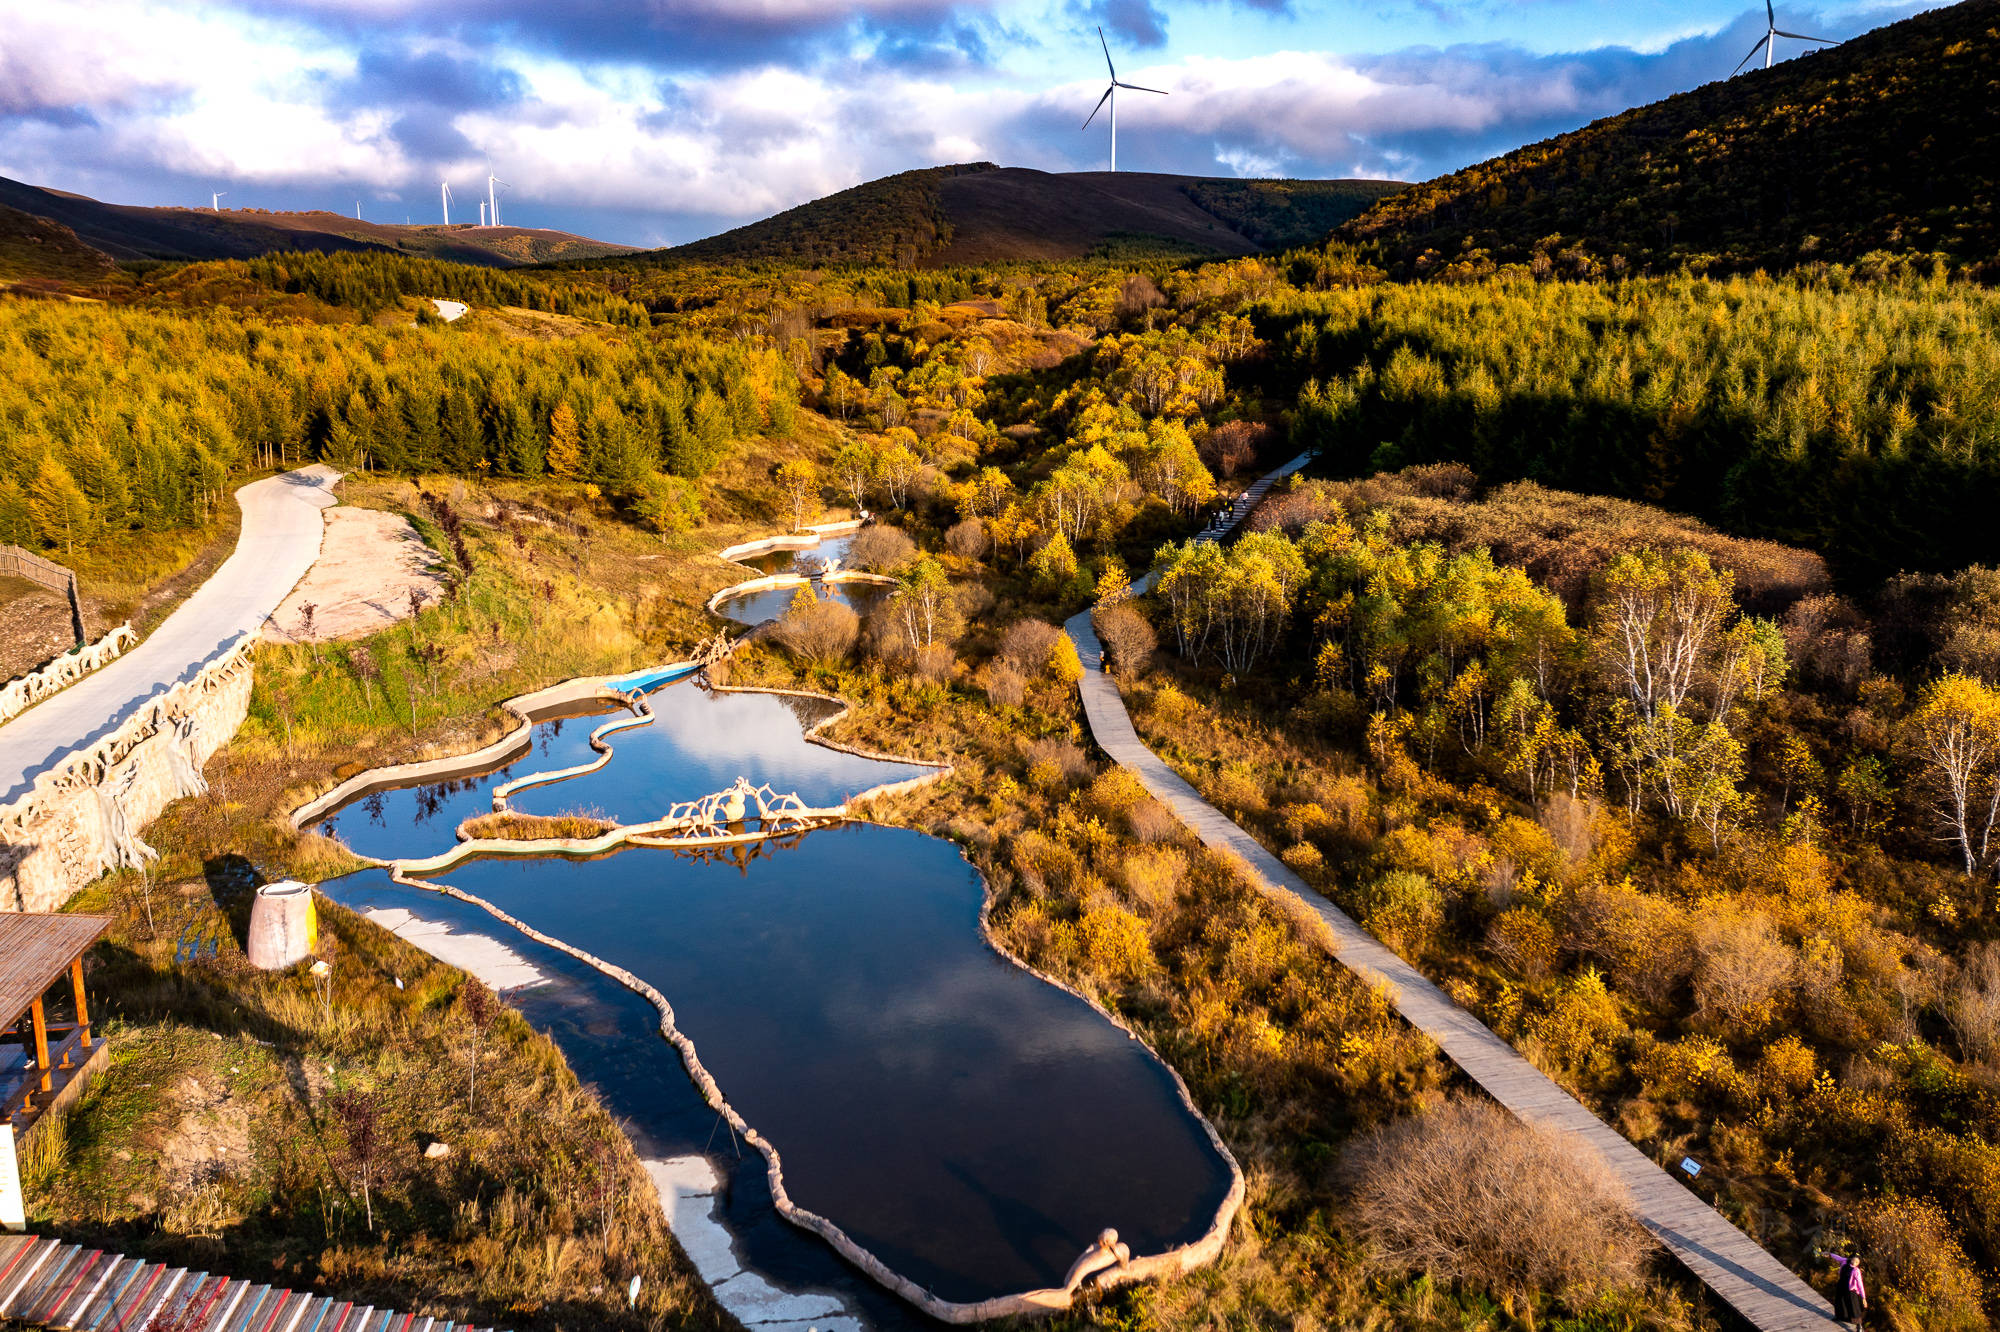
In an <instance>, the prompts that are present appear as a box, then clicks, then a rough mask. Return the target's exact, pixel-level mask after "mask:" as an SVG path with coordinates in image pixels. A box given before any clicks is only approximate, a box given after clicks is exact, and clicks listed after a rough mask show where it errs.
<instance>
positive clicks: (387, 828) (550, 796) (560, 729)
mask: <svg viewBox="0 0 2000 1332" xmlns="http://www.w3.org/2000/svg"><path fill="white" fill-rule="evenodd" d="M647 703H648V705H649V706H651V708H652V709H653V714H654V716H653V720H652V722H651V723H650V724H648V725H645V726H634V727H628V728H626V729H624V730H620V731H615V732H613V733H612V734H611V735H609V736H607V737H605V740H606V743H608V744H609V745H610V746H611V747H612V750H613V753H612V756H611V759H610V761H609V762H608V763H606V764H605V765H604V766H603V767H601V768H599V769H597V770H596V771H594V772H588V773H584V774H581V775H579V776H576V777H570V778H565V779H563V780H561V781H557V782H551V783H549V784H548V785H545V786H531V787H526V788H523V789H521V790H517V791H515V792H514V793H513V794H512V795H511V796H509V797H508V805H509V807H510V808H512V809H515V810H517V811H520V812H521V813H525V814H569V813H590V814H594V815H596V816H599V817H603V818H609V819H614V820H616V821H618V822H621V823H644V822H646V821H648V820H650V819H654V818H659V817H661V816H663V815H664V814H665V813H666V812H667V808H668V807H669V806H670V805H672V804H673V803H674V802H675V801H680V800H693V799H696V798H697V797H700V796H705V795H708V794H710V793H711V792H714V791H719V790H721V789H722V788H723V787H725V786H728V785H729V784H730V783H732V782H734V781H735V780H736V779H737V778H738V777H739V776H741V777H748V778H749V779H750V781H751V783H752V784H753V785H761V784H763V783H767V782H768V783H769V784H770V785H771V786H772V788H773V789H775V790H777V791H779V792H781V793H783V792H793V791H795V792H797V793H798V795H799V796H800V797H801V798H803V799H804V800H805V802H806V803H807V804H808V805H812V806H816V807H824V806H830V805H837V804H840V803H841V802H842V801H844V800H846V799H848V798H849V797H851V796H854V795H857V794H859V793H860V792H862V791H865V790H867V789H869V788H870V787H873V786H877V785H879V784H881V783H883V782H895V781H901V780H903V779H904V778H906V777H914V776H917V775H918V774H920V773H923V772H927V771H929V769H927V768H924V767H922V766H920V765H916V764H907V763H882V762H878V761H876V760H874V759H865V758H861V757H860V756H858V755H854V754H845V753H842V752H840V751H839V750H836V749H829V748H827V747H826V746H825V745H818V744H814V743H813V742H811V741H810V740H808V739H806V738H805V735H804V734H803V730H804V728H805V727H806V726H808V725H810V724H812V723H813V722H816V721H818V720H819V719H820V718H822V717H824V716H825V715H826V714H827V713H829V712H831V711H834V710H835V709H836V707H837V705H835V704H831V703H825V702H822V701H820V700H816V699H801V698H793V697H789V696H786V695H780V694H731V693H717V692H715V691H713V690H708V689H704V688H702V687H701V686H700V685H698V684H696V683H694V682H692V681H686V682H682V683H679V684H673V685H667V686H664V687H662V688H659V689H656V690H654V691H653V692H652V693H651V694H649V695H648V696H647ZM624 715H627V714H626V713H625V712H624V710H623V709H614V710H606V711H603V712H597V713H593V714H589V715H584V716H571V717H566V718H558V719H555V720H550V721H541V722H536V723H535V724H534V727H533V732H532V738H531V741H530V746H531V748H530V752H529V754H527V755H523V756H522V757H520V758H517V759H514V760H511V761H510V762H508V763H507V765H506V766H505V767H502V768H498V769H496V770H494V771H492V772H488V773H483V774H478V775H473V776H467V777H461V778H454V779H452V780H448V781H442V782H436V781H434V782H426V783H420V784H417V785H411V786H402V787H392V788H388V789H385V790H381V791H376V792H373V793H371V794H369V795H365V796H361V797H358V798H356V799H355V800H352V801H350V802H348V803H347V804H345V805H342V806H341V807H340V808H339V809H337V810H335V811H334V812H333V813H332V814H329V815H328V816H327V817H326V818H325V819H323V820H322V821H321V827H322V829H323V830H326V831H330V832H331V834H332V835H333V836H336V837H339V838H340V839H341V840H342V841H344V842H346V843H347V845H348V846H349V847H350V848H351V849H352V850H354V851H356V852H358V853H360V854H361V855H364V856H372V857H374V858H376V859H378V860H390V859H396V858H411V857H418V856H428V855H434V854H436V853H438V852H440V851H446V850H449V849H450V848H451V846H452V844H453V832H454V830H455V829H456V828H457V827H458V825H459V823H460V822H461V821H463V820H465V819H467V818H471V817H474V816H476V815H480V814H485V813H489V812H491V810H492V808H493V795H492V789H493V787H495V786H498V785H501V784H504V783H506V782H509V781H513V780H516V779H518V778H522V777H527V776H530V775H532V774H535V773H540V772H556V771H560V770H562V769H564V768H569V767H575V766H577V765H579V764H583V763H588V762H591V761H592V760H593V759H594V758H595V757H596V751H595V750H593V749H592V748H591V747H590V743H589V738H590V732H591V731H592V730H593V729H595V728H596V727H598V726H601V725H603V724H604V722H606V721H608V720H611V719H612V718H615V717H619V716H624Z"/></svg>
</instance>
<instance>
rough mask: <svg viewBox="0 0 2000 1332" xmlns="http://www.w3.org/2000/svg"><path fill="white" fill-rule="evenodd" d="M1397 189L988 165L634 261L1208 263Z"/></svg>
mask: <svg viewBox="0 0 2000 1332" xmlns="http://www.w3.org/2000/svg"><path fill="white" fill-rule="evenodd" d="M1400 188H1402V187H1401V185H1400V184H1398V183H1397V182H1393V181H1376V180H1233V179H1209V178H1203V177H1198V176H1164V175H1149V174H1145V173H1142V172H1127V171H1121V172H1118V173H1116V174H1114V173H1111V172H1104V171H1086V172H1076V173H1072V174H1065V175H1056V174H1051V173H1049V172H1046V171H1031V170H1028V169H1027V168H1025V167H997V166H994V165H993V164H992V163H990V162H978V163H970V164H962V165H957V166H942V167H930V168H926V169H924V170H920V171H905V172H903V173H902V174H900V175H895V176H887V177H884V178H883V179H881V180H875V181H870V182H868V183H867V184H865V185H857V186H855V187H854V188H853V189H849V190H842V191H840V192H839V193H838V194H830V195H827V196H826V197H825V198H823V199H815V200H813V201H812V202H811V203H808V204H801V205H800V206H799V207H797V208H793V209H789V210H787V211H785V212H782V213H779V214H777V215H776V216H773V217H768V218H765V219H764V220H763V221H761V222H752V223H750V224H749V225H748V226H742V227H738V228H736V229H735V230H733V231H726V232H723V233H722V234H721V235H719V236H711V237H709V238H707V239H706V240H699V241H694V242H692V243H690V244H687V245H681V246H676V247H674V248H673V249H669V250H658V251H653V252H651V253H649V254H647V255H644V256H640V257H642V258H644V259H646V260H651V261H660V262H668V263H675V262H735V261H757V260H776V261H781V262H792V263H813V264H837V263H851V264H902V265H922V266H925V267H933V268H937V267H949V266H951V265H954V264H981V263H998V262H1006V261H1008V260H1038V259H1046V260H1062V259H1076V258H1080V257H1082V256H1084V255H1086V254H1088V253H1090V252H1091V251H1093V250H1096V249H1098V248H1100V247H1102V246H1105V245H1109V244H1116V243H1120V242H1127V243H1132V244H1137V245H1142V246H1154V247H1159V248H1167V249H1174V250H1185V251H1193V252H1196V253H1209V254H1251V253H1254V252H1256V251H1259V250H1273V249H1283V248H1285V247H1287V246H1292V245H1302V244H1313V243H1317V242H1318V241H1320V240H1322V239H1323V238H1324V237H1325V236H1326V234H1327V232H1329V231H1331V230H1332V229H1333V228H1334V227H1336V226H1338V225H1340V224H1341V223H1342V222H1344V221H1346V220H1347V219H1349V218H1351V217H1353V216H1355V215H1356V214H1357V213H1359V212H1360V211H1361V210H1362V209H1363V208H1365V207H1367V205H1368V204H1370V203H1372V202H1373V201H1374V200H1376V199H1378V198H1380V197H1381V196H1382V195H1383V194H1386V193H1388V192H1390V191H1392V190H1396V189H1400Z"/></svg>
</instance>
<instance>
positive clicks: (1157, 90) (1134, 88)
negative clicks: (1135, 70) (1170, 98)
mask: <svg viewBox="0 0 2000 1332" xmlns="http://www.w3.org/2000/svg"><path fill="white" fill-rule="evenodd" d="M1118 86H1119V87H1121V88H1130V89H1131V90H1132V91H1133V92H1149V93H1158V94H1160V96H1162V97H1165V96H1166V95H1167V93H1166V90H1165V89H1164V88H1141V87H1140V86H1139V85H1138V84H1136V83H1121V84H1119V85H1118Z"/></svg>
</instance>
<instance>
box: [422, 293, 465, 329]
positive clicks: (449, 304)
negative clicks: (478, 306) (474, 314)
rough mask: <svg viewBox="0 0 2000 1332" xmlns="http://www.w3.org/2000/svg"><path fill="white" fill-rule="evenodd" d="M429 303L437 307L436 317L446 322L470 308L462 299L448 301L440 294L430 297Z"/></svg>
mask: <svg viewBox="0 0 2000 1332" xmlns="http://www.w3.org/2000/svg"><path fill="white" fill-rule="evenodd" d="M431 304H432V305H435V306H436V307H437V308H438V317H439V318H441V319H443V320H444V322H445V323H447V324H449V323H450V322H451V321H452V320H454V319H456V318H458V317H459V316H460V315H462V314H464V313H465V312H466V311H467V310H468V309H470V308H471V307H469V306H468V305H466V303H465V302H464V301H448V300H445V299H444V298H443V297H442V296H433V297H431Z"/></svg>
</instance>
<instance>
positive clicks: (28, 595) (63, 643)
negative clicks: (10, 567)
mask: <svg viewBox="0 0 2000 1332" xmlns="http://www.w3.org/2000/svg"><path fill="white" fill-rule="evenodd" d="M75 646H76V631H75V629H74V627H73V626H72V625H71V623H70V618H69V598H68V597H65V596H64V595H63V594H62V593H60V592H51V591H49V589H47V588H45V587H41V586H39V585H37V584H35V583H31V582H29V581H28V580H27V579H25V578H0V681H4V680H12V679H14V678H15V677H16V676H21V675H26V674H27V673H28V672H29V671H32V670H35V669H37V668H38V667H40V666H42V665H44V664H45V663H47V662H48V661H50V660H52V659H53V658H54V657H55V655H56V654H57V653H59V652H67V651H69V650H70V649H71V648H73V647H75Z"/></svg>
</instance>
